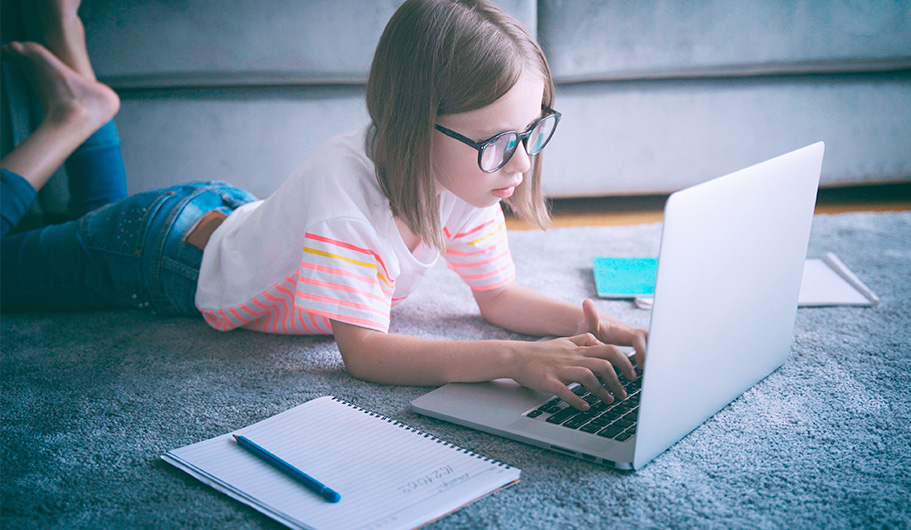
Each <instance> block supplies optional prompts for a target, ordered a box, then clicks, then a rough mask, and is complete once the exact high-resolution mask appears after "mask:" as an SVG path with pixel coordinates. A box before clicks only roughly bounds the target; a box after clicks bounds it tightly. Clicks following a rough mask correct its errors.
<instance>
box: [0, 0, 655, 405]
mask: <svg viewBox="0 0 911 530" xmlns="http://www.w3.org/2000/svg"><path fill="white" fill-rule="evenodd" d="M33 55H34V54H33ZM33 60H35V57H33ZM367 107H368V110H369V112H370V117H371V121H372V123H371V124H370V125H369V126H367V127H365V128H363V129H361V130H359V131H355V132H352V133H349V134H346V135H342V136H339V137H337V138H334V139H333V140H331V141H329V142H328V143H327V144H325V145H324V146H323V147H321V148H320V149H319V150H318V151H317V152H316V153H315V155H314V156H313V157H312V158H311V159H310V161H308V162H307V163H305V164H304V166H303V167H301V168H300V169H299V170H298V171H296V172H295V173H294V174H292V175H291V177H290V178H289V179H288V180H287V181H286V182H285V183H284V184H283V185H282V186H281V187H280V188H279V189H278V190H277V191H276V192H275V193H274V194H272V195H271V196H269V197H268V198H266V199H265V200H255V199H254V198H253V197H252V196H250V195H249V194H248V193H246V192H243V191H241V190H238V189H235V188H232V187H230V186H228V185H226V184H224V183H208V184H201V183H195V184H188V185H184V186H177V187H174V188H170V189H167V190H161V191H156V192H148V193H142V194H139V195H136V196H133V197H130V198H128V199H125V200H122V201H119V202H116V203H113V204H110V205H108V206H106V207H104V208H101V209H98V210H95V211H93V212H91V213H89V214H88V215H86V216H84V217H82V218H81V219H79V220H78V221H74V222H70V223H66V224H64V225H59V226H56V227H49V228H45V229H43V230H40V231H35V232H26V233H24V234H19V235H17V236H14V237H5V238H4V239H3V253H2V259H3V276H2V281H3V307H4V310H8V309H12V308H15V309H26V308H27V309H53V308H61V307H66V308H77V307H79V308H89V307H128V306H134V307H135V306H151V307H152V308H153V309H154V310H155V311H157V312H158V313H162V314H184V315H200V314H201V315H202V316H203V317H204V318H205V320H206V322H208V323H209V324H210V325H211V326H212V327H214V328H216V329H219V330H230V329H235V328H246V329H252V330H257V331H263V332H270V333H291V334H332V335H334V337H335V339H336V341H337V343H338V347H339V351H340V352H341V355H342V359H343V361H344V363H345V367H346V368H347V370H348V371H349V372H350V373H351V374H352V375H353V376H354V377H357V378H361V379H365V380H369V381H373V382H378V383H388V384H404V385H438V384H443V383H447V382H451V381H462V382H472V381H486V380H491V379H495V378H500V377H510V378H512V379H514V380H516V381H518V382H519V383H521V384H523V385H525V386H528V387H530V388H534V389H537V390H542V391H545V392H550V393H552V394H556V395H557V396H559V397H561V398H563V399H564V400H566V401H567V402H569V403H570V404H572V405H574V406H576V407H577V408H579V409H583V410H585V409H587V408H588V405H587V404H586V403H585V402H584V400H582V399H581V398H579V397H578V396H576V395H575V394H573V392H571V391H570V390H569V389H568V388H567V384H569V383H571V382H579V383H581V384H582V385H584V386H585V387H586V388H588V389H589V390H590V391H591V392H592V393H593V394H595V395H596V396H598V397H599V398H601V399H603V400H605V401H607V402H611V401H613V399H614V396H616V397H618V398H623V397H625V393H624V391H623V388H622V386H621V385H620V384H619V381H618V378H617V375H616V372H615V369H614V368H615V367H616V368H617V370H619V371H621V372H622V373H623V374H624V375H625V376H626V377H627V378H629V379H634V378H635V377H636V374H635V371H634V369H633V366H632V365H631V363H630V362H629V361H628V360H627V358H626V357H625V356H624V355H623V354H622V353H621V351H620V350H619V349H618V348H617V347H616V346H614V344H616V345H631V346H633V347H634V348H635V350H636V359H637V363H638V364H639V365H640V366H642V365H643V363H644V355H645V344H646V337H647V332H646V331H645V330H641V329H634V328H632V327H630V326H628V325H626V324H624V323H621V322H619V321H617V320H615V319H612V318H611V317H608V316H607V315H604V314H602V313H600V312H599V311H598V310H597V309H596V308H595V305H594V304H593V303H592V302H591V301H590V300H586V301H585V302H583V303H582V304H581V306H575V305H571V304H566V303H563V302H560V301H557V300H554V299H551V298H548V297H545V296H543V295H541V294H539V293H537V292H535V291H532V290H530V289H527V288H525V287H522V286H520V285H519V284H518V283H517V281H516V278H515V272H514V267H513V263H512V260H511V258H510V254H509V248H508V246H507V238H506V230H505V226H504V220H503V213H502V210H501V208H500V202H501V201H506V202H507V203H508V204H509V205H510V207H511V208H512V209H513V210H514V211H515V212H516V213H517V214H518V215H520V216H521V217H523V218H525V219H526V220H529V221H532V222H534V223H536V224H537V225H539V226H542V225H544V224H545V223H546V222H547V221H548V217H547V212H546V207H545V205H544V199H543V195H542V191H541V181H540V179H541V158H542V157H541V155H540V151H541V150H542V149H543V148H544V146H545V145H546V144H547V142H548V141H549V140H550V138H551V136H552V135H553V133H554V131H555V129H556V127H557V124H558V123H559V119H560V114H559V112H557V111H556V110H554V85H553V81H552V79H551V76H550V70H549V68H548V65H547V61H546V59H545V58H544V55H543V53H542V51H541V49H540V48H539V47H538V45H537V44H536V43H535V42H534V40H533V39H532V38H531V37H530V36H529V35H528V34H527V33H526V32H525V30H524V29H523V28H522V27H521V25H520V24H519V23H518V22H517V21H516V20H515V19H513V18H512V17H511V16H510V15H508V14H506V13H505V12H504V11H502V10H501V9H499V8H498V7H496V6H494V5H492V4H489V3H488V2H486V1H484V0H408V1H406V2H405V3H404V4H403V5H402V6H401V7H400V8H399V9H398V11H397V12H396V13H395V15H394V16H393V17H392V19H391V20H390V22H389V23H388V25H387V27H386V29H385V31H384V33H383V35H382V37H381V39H380V42H379V45H378V47H377V50H376V53H375V57H374V61H373V65H372V67H371V71H370V76H369V79H368V84H367ZM4 167H8V166H7V165H6V159H4ZM8 169H13V168H11V167H8ZM14 171H15V170H14ZM440 256H442V258H443V259H444V260H446V262H447V265H448V266H449V268H450V269H452V270H453V271H455V272H456V273H457V274H458V275H459V276H460V277H461V278H462V280H463V281H464V282H465V283H466V284H468V285H469V286H470V287H471V289H472V293H473V295H474V298H475V300H476V302H477V304H478V307H479V308H480V311H481V314H482V315H483V317H484V318H485V319H486V320H488V321H489V322H491V323H492V324H495V325H497V326H501V327H503V328H506V329H509V330H512V331H515V332H519V333H524V334H529V335H538V336H545V335H551V336H557V337H561V338H557V339H554V340H549V341H539V342H525V341H438V340H431V339H424V338H418V337H408V336H402V335H397V334H392V333H388V328H389V318H390V308H391V306H392V305H393V304H395V303H398V302H400V301H401V300H403V299H404V298H405V297H406V296H407V295H408V293H409V292H410V291H411V290H412V289H413V288H414V287H415V285H416V283H417V280H418V279H419V278H420V277H421V276H422V275H423V274H424V273H425V272H426V271H427V270H428V269H429V268H430V267H431V266H432V265H433V264H434V262H435V261H436V260H437V259H438V258H439V257H440ZM602 381H603V385H602Z"/></svg>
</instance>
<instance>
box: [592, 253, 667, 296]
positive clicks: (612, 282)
mask: <svg viewBox="0 0 911 530" xmlns="http://www.w3.org/2000/svg"><path fill="white" fill-rule="evenodd" d="M593 268H594V273H595V287H596V288H597V289H598V296H599V297H601V298H636V297H637V296H652V295H653V294H655V276H656V275H657V273H658V258H618V257H598V258H594V264H593Z"/></svg>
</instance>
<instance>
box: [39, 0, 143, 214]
mask: <svg viewBox="0 0 911 530" xmlns="http://www.w3.org/2000/svg"><path fill="white" fill-rule="evenodd" d="M81 3H82V0H44V1H43V2H40V3H39V4H38V6H37V7H38V18H39V19H40V21H41V29H42V34H43V36H44V42H45V43H46V44H47V47H48V49H49V50H51V51H52V52H53V53H54V55H56V56H57V58H59V59H60V60H61V61H62V62H63V63H64V64H66V65H67V66H69V67H70V68H72V69H73V71H75V72H76V73H78V74H79V75H81V76H82V78H83V79H85V80H87V81H96V80H97V78H96V76H95V70H94V68H93V67H92V61H91V59H90V58H89V53H88V49H87V47H86V41H85V26H84V25H83V23H82V19H80V18H79V12H78V11H79V6H80V4H81ZM120 145H121V142H120V138H119V136H118V134H117V127H116V126H115V125H114V122H113V121H109V122H107V123H105V124H104V125H102V126H101V128H100V129H98V130H97V131H96V132H95V133H94V134H92V136H90V137H89V138H88V139H87V140H86V141H85V142H84V143H83V144H82V145H81V146H79V148H78V149H76V151H75V152H74V153H73V154H72V155H71V156H70V157H69V158H68V159H67V161H66V173H67V177H68V183H69V199H70V200H69V204H68V209H69V213H70V218H72V219H77V218H79V217H82V216H83V215H85V214H86V213H88V212H90V211H92V210H94V209H96V208H98V207H100V206H104V205H105V204H108V203H112V202H116V201H118V200H120V199H122V198H124V197H126V196H127V189H126V173H125V171H124V167H123V156H122V155H121V152H120Z"/></svg>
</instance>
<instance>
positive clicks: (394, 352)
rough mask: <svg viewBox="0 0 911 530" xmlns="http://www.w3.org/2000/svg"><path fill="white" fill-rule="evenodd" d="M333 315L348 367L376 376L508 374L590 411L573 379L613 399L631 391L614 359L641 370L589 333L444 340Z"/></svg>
mask: <svg viewBox="0 0 911 530" xmlns="http://www.w3.org/2000/svg"><path fill="white" fill-rule="evenodd" d="M331 322H332V332H333V334H334V335H335V340H336V342H337V344H338V348H339V351H340V352H341V354H342V360H343V361H344V362H345V368H346V369H347V370H348V372H349V373H350V374H351V375H352V376H354V377H357V378H358V379H363V380H366V381H372V382H375V383H383V384H395V385H421V386H427V385H441V384H445V383H450V382H480V381H489V380H492V379H497V378H500V377H510V378H512V379H514V380H515V381H517V382H518V383H519V384H522V385H524V386H527V387H529V388H533V389H535V390H540V391H543V392H549V393H551V394H555V395H557V396H559V397H560V398H562V399H563V400H565V401H566V402H567V403H569V404H571V405H573V406H575V407H576V408H578V409H580V410H587V409H588V408H589V407H588V404H587V403H585V401H583V400H582V398H580V397H579V396H577V395H575V394H573V393H572V392H571V391H570V390H569V388H567V386H566V385H567V384H569V383H571V382H578V383H581V384H583V385H584V386H585V387H586V388H588V389H589V390H590V391H591V392H592V393H593V394H595V395H596V396H597V397H599V398H600V399H602V400H604V401H605V402H608V403H609V402H611V401H613V397H612V396H611V393H613V395H615V396H617V397H618V398H620V399H622V398H624V397H626V394H625V392H624V390H623V387H622V386H621V385H620V383H619V381H618V379H617V375H616V373H615V372H614V368H613V366H614V365H616V366H617V367H619V368H620V369H621V370H622V371H623V373H624V375H625V376H626V377H627V378H629V379H635V377H636V375H635V371H634V370H633V367H632V365H631V364H630V362H629V360H628V359H627V358H626V356H625V355H623V353H622V352H621V351H620V350H619V349H617V348H616V347H615V346H610V345H606V344H603V343H601V342H600V341H599V340H597V339H596V338H595V337H594V336H593V335H591V334H581V335H576V336H574V337H568V338H560V339H555V340H551V341H546V342H524V341H510V340H482V341H444V340H432V339H423V338H418V337H410V336H407V335H398V334H387V333H383V332H380V331H375V330H371V329H367V328H363V327H360V326H356V325H353V324H345V323H342V322H338V321H335V320H333V321H331ZM599 377H600V378H601V379H602V380H603V381H604V383H605V384H607V387H608V389H609V390H610V392H608V390H605V388H604V387H603V386H602V383H601V382H600V381H599V380H598V378H599Z"/></svg>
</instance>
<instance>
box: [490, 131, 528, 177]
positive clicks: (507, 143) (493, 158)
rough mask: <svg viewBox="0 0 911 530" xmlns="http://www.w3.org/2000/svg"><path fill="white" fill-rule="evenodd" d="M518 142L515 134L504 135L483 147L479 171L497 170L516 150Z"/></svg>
mask: <svg viewBox="0 0 911 530" xmlns="http://www.w3.org/2000/svg"><path fill="white" fill-rule="evenodd" d="M518 142H519V139H518V136H516V135H515V134H504V135H502V136H500V137H498V138H497V139H496V140H494V141H493V142H491V143H489V144H487V145H485V146H484V149H483V150H482V151H481V169H482V170H484V171H495V170H497V169H499V168H500V166H502V165H503V164H504V161H505V160H506V159H508V158H509V157H510V156H511V155H512V153H513V151H515V150H516V145H517V144H518Z"/></svg>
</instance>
